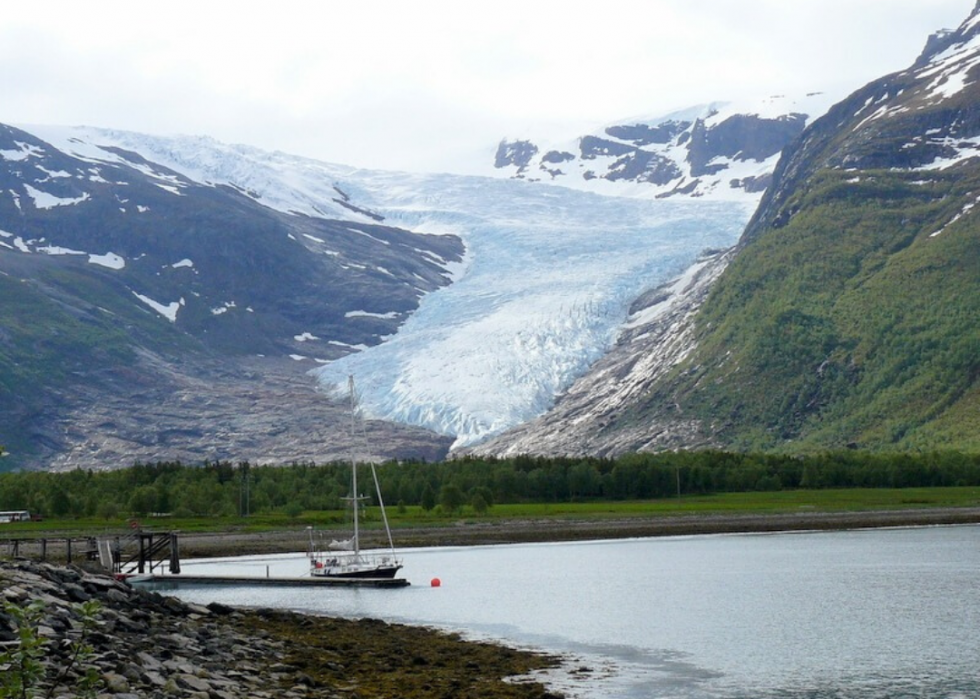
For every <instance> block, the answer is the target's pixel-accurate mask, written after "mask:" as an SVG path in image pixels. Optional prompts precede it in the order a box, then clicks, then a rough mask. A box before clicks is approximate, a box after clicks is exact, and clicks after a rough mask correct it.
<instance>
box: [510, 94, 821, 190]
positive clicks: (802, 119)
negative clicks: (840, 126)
mask: <svg viewBox="0 0 980 699" xmlns="http://www.w3.org/2000/svg"><path fill="white" fill-rule="evenodd" d="M808 97H812V96H808ZM772 99H773V100H776V99H785V98H772ZM790 107H791V105H789V104H787V110H788V111H787V112H786V113H784V114H779V115H777V116H762V115H760V114H758V113H729V112H730V110H726V111H723V112H719V111H717V110H716V109H715V108H714V106H708V107H705V108H703V109H702V110H701V112H700V116H698V117H695V118H685V119H679V118H673V117H667V118H664V119H661V120H659V121H657V122H655V123H624V124H616V125H613V126H609V127H607V128H606V129H604V130H603V132H602V133H600V134H586V135H584V136H582V137H580V138H579V139H578V141H577V143H576V144H575V145H574V146H572V145H571V144H569V146H568V148H567V149H566V150H548V151H542V149H541V148H539V146H538V145H537V144H535V143H533V142H532V141H530V140H526V139H522V140H514V141H508V140H504V141H501V142H500V144H499V146H498V148H497V152H496V156H495V158H494V167H495V168H496V169H497V170H500V171H502V172H504V173H506V174H508V175H509V176H510V177H513V178H517V179H524V180H528V181H538V180H541V181H546V182H555V183H557V184H562V185H565V186H569V187H576V186H580V185H581V184H582V181H586V182H588V181H593V180H606V181H608V182H617V183H621V184H626V183H632V184H639V185H644V186H647V187H649V189H650V190H651V193H652V194H653V195H654V196H657V197H659V198H666V197H673V196H696V197H699V196H708V195H725V192H729V191H731V190H735V191H737V192H741V193H744V194H749V195H751V194H758V193H759V192H761V191H762V190H763V189H765V184H762V183H766V184H768V182H769V179H770V175H771V173H772V167H773V166H774V163H773V162H771V159H772V158H773V157H774V156H776V155H778V154H779V153H780V151H782V149H783V148H785V147H786V146H787V145H788V144H790V143H792V142H793V141H794V140H795V139H796V138H798V137H799V136H800V134H801V133H802V132H803V128H804V127H805V126H806V123H807V119H808V116H807V115H806V114H802V113H799V112H796V111H792V110H791V108H790ZM572 151H576V152H572ZM746 165H749V169H750V170H753V171H754V172H753V173H752V174H747V175H746V176H743V177H734V176H733V175H734V173H735V172H736V171H738V172H743V171H744V170H745V167H746ZM743 174H745V173H744V172H743ZM726 175H727V177H726Z"/></svg>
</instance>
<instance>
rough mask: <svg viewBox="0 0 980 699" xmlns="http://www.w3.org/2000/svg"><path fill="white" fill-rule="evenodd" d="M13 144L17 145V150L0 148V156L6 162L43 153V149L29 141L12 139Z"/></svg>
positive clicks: (14, 161)
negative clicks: (23, 141) (22, 141)
mask: <svg viewBox="0 0 980 699" xmlns="http://www.w3.org/2000/svg"><path fill="white" fill-rule="evenodd" d="M14 145H15V146H17V147H18V149H17V150H0V158H3V159H4V160H6V161H8V162H12V163H16V162H19V161H21V160H27V159H28V158H32V157H37V156H40V155H44V150H43V149H41V148H38V147H37V146H34V145H31V144H30V143H21V142H20V141H14Z"/></svg>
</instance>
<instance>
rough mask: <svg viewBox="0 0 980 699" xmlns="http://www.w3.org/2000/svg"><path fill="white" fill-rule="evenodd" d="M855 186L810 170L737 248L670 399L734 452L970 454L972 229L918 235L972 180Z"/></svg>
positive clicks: (974, 363)
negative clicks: (804, 183)
mask: <svg viewBox="0 0 980 699" xmlns="http://www.w3.org/2000/svg"><path fill="white" fill-rule="evenodd" d="M855 179H856V177H855V175H854V173H850V172H840V171H824V172H821V173H820V174H819V175H818V176H816V177H814V178H812V179H811V180H810V183H809V184H810V186H809V187H808V188H807V189H806V190H805V191H803V192H799V193H798V195H797V197H795V198H794V199H792V200H791V201H790V202H789V205H790V206H793V207H795V208H797V209H798V211H799V213H798V214H797V215H796V216H794V217H793V219H792V220H791V221H790V222H789V223H788V224H787V225H786V226H785V227H782V228H778V229H774V228H771V229H769V230H767V231H766V232H765V233H763V234H762V235H760V236H759V237H758V238H756V239H755V240H753V241H752V243H751V244H750V245H746V247H745V248H744V249H743V250H742V252H741V253H740V254H739V255H738V256H737V257H736V259H735V260H734V261H733V263H732V264H731V266H730V267H729V269H728V270H727V271H726V273H725V274H724V275H723V276H722V278H721V279H720V280H719V282H718V284H717V286H716V287H715V289H714V290H713V293H712V295H711V296H710V298H709V300H708V302H707V303H706V304H705V306H704V308H703V309H702V312H701V314H700V315H699V318H698V322H699V330H700V333H701V344H700V347H699V350H698V352H697V354H696V356H695V358H694V359H693V360H692V361H691V362H690V363H689V364H688V365H687V366H685V367H682V369H681V372H683V373H684V376H683V380H682V381H679V385H677V386H676V390H677V391H678V394H679V395H680V396H682V397H683V398H684V401H683V402H684V404H685V405H686V407H687V408H688V410H691V411H693V412H695V414H696V415H697V416H698V417H700V418H701V419H702V420H703V421H704V422H705V423H711V424H713V425H715V426H716V429H715V430H713V431H714V432H716V435H717V438H719V439H721V440H722V441H723V442H726V443H728V444H730V445H731V446H735V447H738V448H773V447H777V446H780V445H782V446H783V447H784V448H787V449H793V450H799V449H801V448H807V447H812V448H824V447H839V446H842V445H846V444H855V445H859V446H861V447H866V448H885V447H887V448H930V449H932V448H940V447H942V448H964V449H977V448H980V429H977V428H980V392H978V390H977V378H978V375H980V324H978V322H977V321H978V319H980V288H978V282H980V254H978V252H980V223H978V222H977V221H976V220H975V219H974V218H973V217H970V216H966V217H963V218H961V219H960V220H958V221H957V222H955V223H953V224H951V225H949V226H948V227H947V228H945V230H943V232H942V233H941V234H940V235H938V236H936V237H931V234H932V233H935V232H936V231H938V230H942V229H943V227H944V225H945V224H946V223H947V222H949V221H950V220H952V219H953V218H954V217H955V216H956V214H957V213H958V212H959V211H960V210H961V209H962V208H963V206H964V203H966V202H967V201H972V200H973V199H974V198H975V197H973V196H970V193H971V192H975V191H980V181H978V180H980V178H978V177H977V176H976V174H970V175H964V174H962V173H948V174H944V175H942V176H934V177H933V178H932V180H931V181H930V182H929V183H928V184H922V183H921V181H922V178H921V175H920V174H918V173H893V172H888V171H876V172H867V173H862V176H861V181H860V182H854V181H853V180H855ZM692 367H697V368H695V369H693V370H692ZM787 440H789V441H788V442H787Z"/></svg>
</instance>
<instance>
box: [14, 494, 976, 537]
mask: <svg viewBox="0 0 980 699" xmlns="http://www.w3.org/2000/svg"><path fill="white" fill-rule="evenodd" d="M938 507H944V508H948V507H980V488H977V487H965V488H907V489H849V490H788V491H780V492H759V493H725V494H719V495H704V496H690V497H681V498H672V499H664V500H643V501H604V502H578V503H522V504H501V505H495V506H493V507H491V508H490V509H489V510H487V511H486V512H485V513H483V514H477V513H476V512H474V511H473V510H472V509H471V508H470V507H468V506H467V507H464V508H463V509H462V510H459V511H457V512H452V513H448V512H442V511H441V510H440V509H439V508H436V509H435V510H432V511H430V512H426V511H424V510H422V508H420V507H407V508H404V509H399V508H396V507H390V508H389V509H388V518H389V521H390V523H391V526H392V528H394V529H411V528H413V527H439V526H445V527H452V526H456V525H457V523H458V522H460V521H461V520H464V521H466V522H488V523H504V522H509V521H520V520H548V519H553V520H562V519H568V520H596V521H601V520H604V519H629V518H657V517H677V516H684V515H691V516H694V515H724V514H731V515H743V514H744V515H749V514H780V513H803V512H862V511H878V510H910V509H929V508H938ZM364 515H365V516H364V517H363V519H362V522H363V523H364V526H365V528H367V529H372V528H375V527H379V526H380V514H379V511H378V508H376V507H369V508H366V511H365V512H364ZM347 516H348V515H347V514H346V513H345V512H342V511H336V510H334V511H323V512H304V513H302V514H300V515H299V516H296V517H290V516H288V515H286V514H285V513H278V512H273V513H262V514H255V515H251V516H249V517H192V518H172V517H148V518H144V519H140V520H139V522H138V523H139V525H141V526H142V527H144V528H147V529H157V530H179V531H182V532H187V533H192V532H201V533H205V532H229V531H233V532H242V533H260V532H264V531H278V530H282V529H295V528H298V527H305V526H312V527H316V528H332V527H333V528H335V527H338V526H342V525H343V524H344V522H345V521H346V519H347ZM131 521H132V520H128V519H112V520H106V519H101V518H86V519H58V520H53V519H52V520H45V521H41V522H21V523H10V524H3V525H0V539H3V538H7V537H22V536H42V535H53V534H66V535H82V534H85V535H97V534H99V533H101V532H112V533H118V532H119V531H120V530H123V529H127V528H129V527H130V526H131Z"/></svg>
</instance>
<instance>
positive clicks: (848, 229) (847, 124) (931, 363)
mask: <svg viewBox="0 0 980 699" xmlns="http://www.w3.org/2000/svg"><path fill="white" fill-rule="evenodd" d="M978 66H980V3H977V5H976V7H975V9H974V10H973V12H972V13H971V15H970V17H969V18H968V19H967V20H966V21H965V22H964V23H963V24H962V25H961V26H960V27H959V28H958V29H956V30H954V31H943V32H939V33H937V34H935V35H933V36H932V37H931V38H930V39H929V40H928V42H927V45H926V48H925V50H924V51H923V53H922V55H921V56H920V57H919V58H918V60H916V61H915V63H914V64H913V65H911V66H910V67H909V68H908V69H906V70H903V71H899V72H896V73H893V74H891V75H886V76H883V77H881V78H879V79H877V80H874V81H872V82H871V83H869V84H868V85H865V86H864V87H862V88H860V89H859V90H857V91H855V92H854V93H853V94H851V95H850V96H848V97H846V98H845V99H843V100H841V101H840V102H839V103H838V104H836V105H834V106H833V107H832V108H831V109H830V110H829V111H828V112H827V113H826V114H825V115H824V116H823V117H822V118H821V119H819V120H817V121H816V122H814V123H813V124H812V125H811V126H809V127H808V128H807V129H806V131H805V132H804V133H803V134H802V136H801V137H800V138H799V139H797V140H796V141H795V142H794V143H793V144H791V145H790V146H789V147H788V148H787V149H786V151H785V152H784V154H783V157H782V159H781V160H780V163H779V165H778V166H777V168H776V170H775V172H774V175H773V183H772V185H771V186H770V187H769V188H768V189H767V191H766V193H765V195H764V197H763V199H762V201H761V203H760V205H759V208H758V210H757V212H756V214H755V215H754V216H753V219H752V221H751V222H750V223H749V225H748V227H747V228H746V231H745V233H744V235H743V236H742V238H741V239H740V242H739V244H738V246H736V248H735V249H734V250H733V251H730V252H728V253H726V254H724V255H722V256H720V257H718V258H716V260H714V261H710V262H709V261H706V262H705V265H704V267H703V268H702V269H700V270H699V271H698V274H696V275H695V274H692V275H690V278H685V279H683V280H682V281H680V282H678V283H676V284H672V285H670V286H666V287H664V288H663V289H661V290H659V291H658V292H657V293H656V294H651V295H647V296H646V297H645V298H644V299H640V300H639V301H638V302H637V304H636V305H635V306H634V311H635V314H634V315H633V316H632V317H631V321H630V323H629V324H628V327H627V330H626V331H625V332H624V333H623V335H622V337H621V341H620V342H619V344H618V345H617V347H616V348H615V349H614V350H613V351H612V352H610V353H609V354H607V355H606V356H605V357H603V359H602V360H601V361H600V362H597V363H596V364H595V365H594V366H593V367H592V369H591V370H590V371H589V372H587V373H586V374H585V375H583V376H582V377H581V378H580V379H579V380H578V381H577V382H576V383H575V384H574V385H573V386H571V387H570V388H569V389H568V390H567V391H566V392H565V393H564V394H563V395H562V396H561V397H560V399H559V400H558V401H557V403H556V405H555V407H554V409H553V410H552V411H550V412H549V413H548V414H546V415H543V416H541V417H540V418H538V419H536V420H535V421H533V422H532V423H528V424H525V425H522V426H521V427H519V428H516V429H515V430H513V431H510V432H508V433H506V434H503V435H500V436H499V437H497V438H496V439H495V440H493V441H490V442H486V443H484V444H482V445H480V447H479V450H480V451H483V452H486V453H493V454H509V453H539V454H552V455H553V454H562V455H570V454H605V455H613V454H618V453H623V452H629V451H657V450H664V449H677V448H693V447H706V446H710V447H715V448H728V449H738V450H743V451H744V450H755V449H757V450H768V449H779V450H784V451H791V452H792V453H803V452H805V451H826V450H833V449H843V448H864V449H878V450H882V451H888V452H896V453H901V452H902V451H906V450H916V451H921V452H937V453H939V452H943V451H947V452H953V451H961V452H964V453H972V452H975V451H976V450H977V449H978V444H980V439H978V431H977V429H976V424H977V422H976V416H977V415H980V407H978V406H980V386H978V385H980V364H978V357H980V353H978V350H977V348H978V347H980V323H978V319H980V288H978V287H980V255H978V250H980V207H978V206H977V204H978V202H980V200H978V192H980V68H978ZM726 258H728V260H729V262H728V263H727V264H726ZM692 271H693V270H692ZM709 290H710V293H709ZM896 474H897V472H896ZM900 480H901V477H900V476H898V475H896V483H898V482H900Z"/></svg>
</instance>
